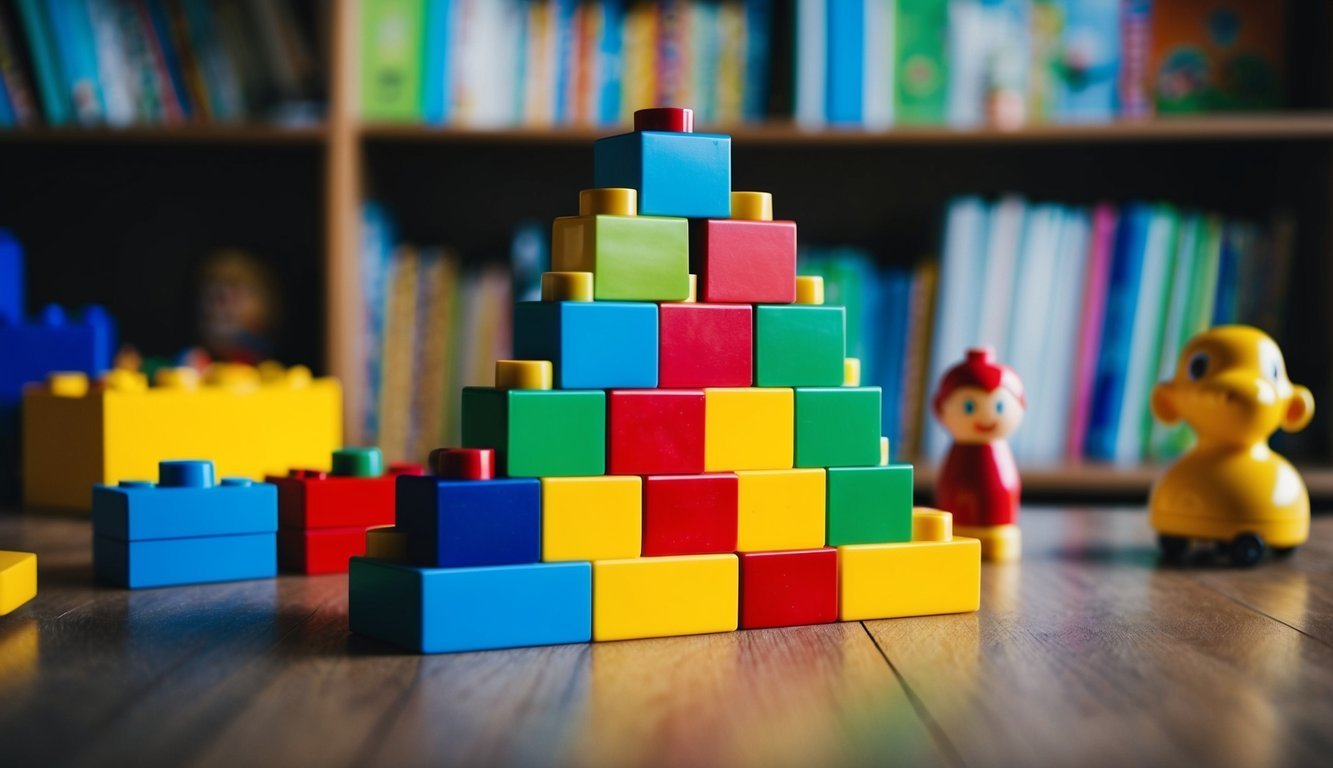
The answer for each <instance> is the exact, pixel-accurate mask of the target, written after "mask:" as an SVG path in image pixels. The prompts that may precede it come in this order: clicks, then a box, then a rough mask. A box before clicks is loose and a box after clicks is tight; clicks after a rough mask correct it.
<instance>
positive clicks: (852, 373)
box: [842, 357, 861, 387]
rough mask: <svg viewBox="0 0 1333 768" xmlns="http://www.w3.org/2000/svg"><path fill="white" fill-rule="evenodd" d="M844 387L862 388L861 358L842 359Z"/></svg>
mask: <svg viewBox="0 0 1333 768" xmlns="http://www.w3.org/2000/svg"><path fill="white" fill-rule="evenodd" d="M842 385H843V386H844V387H859V386H861V358H859V357H844V358H843V359H842Z"/></svg>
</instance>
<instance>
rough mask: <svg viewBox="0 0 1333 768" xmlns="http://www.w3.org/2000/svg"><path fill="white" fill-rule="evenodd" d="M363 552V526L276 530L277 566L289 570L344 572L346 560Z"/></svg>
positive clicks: (364, 544)
mask: <svg viewBox="0 0 1333 768" xmlns="http://www.w3.org/2000/svg"><path fill="white" fill-rule="evenodd" d="M364 554H366V529H365V528H362V527H360V526H357V527H353V528H314V529H311V530H306V531H278V566H279V567H280V568H282V570H284V571H291V572H293V573H308V574H315V573H347V561H348V560H349V559H350V558H353V557H361V556H362V555H364Z"/></svg>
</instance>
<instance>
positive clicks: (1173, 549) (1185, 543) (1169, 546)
mask: <svg viewBox="0 0 1333 768" xmlns="http://www.w3.org/2000/svg"><path fill="white" fill-rule="evenodd" d="M1157 546H1159V547H1161V548H1162V559H1163V560H1166V561H1168V562H1176V561H1178V560H1181V559H1183V558H1184V557H1185V553H1186V552H1188V551H1189V548H1190V540H1189V539H1187V538H1185V537H1184V536H1167V535H1166V534H1162V535H1161V536H1158V537H1157Z"/></svg>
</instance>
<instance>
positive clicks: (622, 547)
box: [542, 476, 643, 562]
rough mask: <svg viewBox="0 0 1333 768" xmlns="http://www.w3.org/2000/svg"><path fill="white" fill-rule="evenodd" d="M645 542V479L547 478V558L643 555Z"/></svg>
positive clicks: (544, 545) (544, 522) (544, 537)
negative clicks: (643, 543)
mask: <svg viewBox="0 0 1333 768" xmlns="http://www.w3.org/2000/svg"><path fill="white" fill-rule="evenodd" d="M642 542H643V481H642V479H640V478H638V477H632V476H614V477H612V476H607V477H544V478H542V560H543V561H546V562H554V561H564V560H611V559H617V558H626V557H638V556H639V553H640V552H641V551H642Z"/></svg>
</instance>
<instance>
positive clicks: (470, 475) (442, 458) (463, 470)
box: [429, 448, 495, 480]
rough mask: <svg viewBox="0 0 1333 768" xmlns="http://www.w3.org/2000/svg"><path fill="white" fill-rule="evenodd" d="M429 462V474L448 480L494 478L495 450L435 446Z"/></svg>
mask: <svg viewBox="0 0 1333 768" xmlns="http://www.w3.org/2000/svg"><path fill="white" fill-rule="evenodd" d="M429 464H430V471H431V474H433V475H436V476H437V477H444V478H448V479H450V480H492V479H494V478H495V451H493V450H491V449H490V448H436V449H435V450H433V451H431V452H430V460H429Z"/></svg>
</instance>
